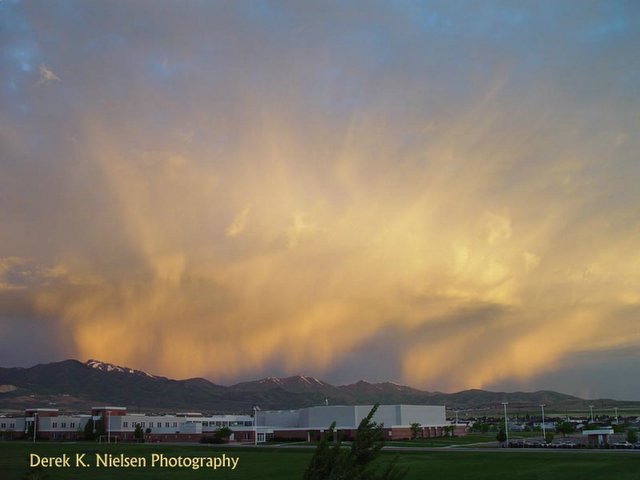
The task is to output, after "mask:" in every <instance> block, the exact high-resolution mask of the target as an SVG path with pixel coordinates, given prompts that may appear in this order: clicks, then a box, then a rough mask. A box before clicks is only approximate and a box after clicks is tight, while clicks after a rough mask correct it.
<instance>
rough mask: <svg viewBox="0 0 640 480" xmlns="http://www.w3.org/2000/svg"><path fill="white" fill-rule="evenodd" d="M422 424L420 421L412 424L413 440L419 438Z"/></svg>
mask: <svg viewBox="0 0 640 480" xmlns="http://www.w3.org/2000/svg"><path fill="white" fill-rule="evenodd" d="M421 426H422V425H420V424H419V423H418V422H415V423H412V424H411V440H415V439H416V438H418V434H419V433H420V430H421V429H420V427H421Z"/></svg>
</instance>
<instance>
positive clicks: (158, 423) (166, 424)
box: [122, 422, 178, 428]
mask: <svg viewBox="0 0 640 480" xmlns="http://www.w3.org/2000/svg"><path fill="white" fill-rule="evenodd" d="M136 425H138V424H137V423H135V422H131V426H132V427H134V426H136ZM139 425H140V427H142V428H144V427H146V424H145V422H140V423H139ZM172 426H173V428H178V422H173V425H172V424H171V422H165V423H164V427H165V428H171V427H172ZM122 427H123V428H128V427H129V422H122ZM156 427H157V428H162V422H156ZM149 428H153V422H149Z"/></svg>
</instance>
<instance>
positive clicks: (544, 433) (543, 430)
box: [540, 403, 547, 442]
mask: <svg viewBox="0 0 640 480" xmlns="http://www.w3.org/2000/svg"><path fill="white" fill-rule="evenodd" d="M544 407H545V405H544V403H543V404H542V405H540V408H541V409H542V438H543V439H544V441H545V442H546V441H547V431H546V429H545V426H544Z"/></svg>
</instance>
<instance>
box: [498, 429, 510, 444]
mask: <svg viewBox="0 0 640 480" xmlns="http://www.w3.org/2000/svg"><path fill="white" fill-rule="evenodd" d="M496 440H498V441H499V442H500V443H504V442H506V441H507V434H506V433H505V431H504V428H500V431H499V432H498V434H497V435H496Z"/></svg>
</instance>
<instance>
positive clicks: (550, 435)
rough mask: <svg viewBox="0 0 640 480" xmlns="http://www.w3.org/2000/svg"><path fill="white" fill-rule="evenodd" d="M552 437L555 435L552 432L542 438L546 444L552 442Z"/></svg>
mask: <svg viewBox="0 0 640 480" xmlns="http://www.w3.org/2000/svg"><path fill="white" fill-rule="evenodd" d="M554 436H555V435H554V434H553V432H547V433H546V434H545V436H544V441H545V442H547V443H551V442H553V437H554Z"/></svg>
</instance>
